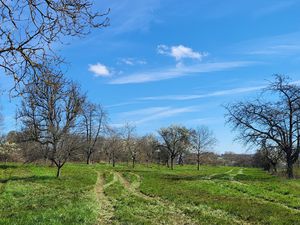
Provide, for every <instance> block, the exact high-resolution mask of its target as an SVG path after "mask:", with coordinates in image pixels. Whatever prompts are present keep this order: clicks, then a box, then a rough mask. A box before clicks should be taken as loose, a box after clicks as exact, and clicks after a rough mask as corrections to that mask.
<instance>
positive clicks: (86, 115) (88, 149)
mask: <svg viewBox="0 0 300 225" xmlns="http://www.w3.org/2000/svg"><path fill="white" fill-rule="evenodd" d="M82 117H83V121H82V126H83V129H84V131H85V147H84V152H85V155H86V163H87V164H90V162H91V157H92V155H93V154H94V153H95V151H96V143H97V142H98V144H99V141H100V139H99V135H101V133H103V132H104V131H105V126H106V125H107V115H106V113H105V112H104V110H103V108H102V107H101V105H95V104H92V103H89V102H87V103H85V104H84V106H83V110H82Z"/></svg>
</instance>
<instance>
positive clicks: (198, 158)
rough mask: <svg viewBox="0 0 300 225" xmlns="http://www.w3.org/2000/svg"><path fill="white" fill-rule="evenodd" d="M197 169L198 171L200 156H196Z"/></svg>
mask: <svg viewBox="0 0 300 225" xmlns="http://www.w3.org/2000/svg"><path fill="white" fill-rule="evenodd" d="M197 169H198V170H200V154H199V153H198V154H197Z"/></svg>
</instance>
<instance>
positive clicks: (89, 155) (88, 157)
mask: <svg viewBox="0 0 300 225" xmlns="http://www.w3.org/2000/svg"><path fill="white" fill-rule="evenodd" d="M91 155H92V154H87V157H86V164H88V165H89V164H90V163H91Z"/></svg>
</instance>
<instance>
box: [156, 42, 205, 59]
mask: <svg viewBox="0 0 300 225" xmlns="http://www.w3.org/2000/svg"><path fill="white" fill-rule="evenodd" d="M157 53H158V54H161V55H168V56H171V57H173V58H175V60H176V61H181V60H183V59H185V58H186V59H197V60H202V58H203V57H205V56H207V55H208V53H206V52H196V51H194V50H193V49H192V48H189V47H186V46H183V45H177V46H171V47H169V46H166V45H158V46H157Z"/></svg>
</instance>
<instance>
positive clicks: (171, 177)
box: [163, 174, 207, 181]
mask: <svg viewBox="0 0 300 225" xmlns="http://www.w3.org/2000/svg"><path fill="white" fill-rule="evenodd" d="M206 177H207V176H206V175H193V176H184V175H170V174H168V175H165V176H163V178H164V179H167V180H173V181H179V180H205V178H206Z"/></svg>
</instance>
